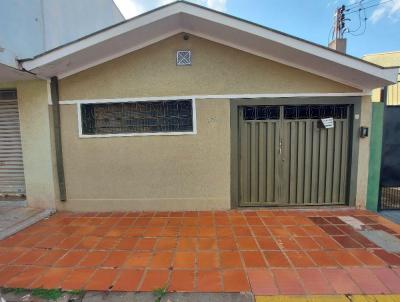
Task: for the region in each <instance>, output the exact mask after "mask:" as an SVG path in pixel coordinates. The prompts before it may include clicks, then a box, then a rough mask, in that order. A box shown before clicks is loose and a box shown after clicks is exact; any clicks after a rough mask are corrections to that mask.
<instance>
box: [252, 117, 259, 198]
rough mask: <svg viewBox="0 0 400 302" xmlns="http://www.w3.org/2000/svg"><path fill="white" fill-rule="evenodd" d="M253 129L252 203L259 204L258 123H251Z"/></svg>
mask: <svg viewBox="0 0 400 302" xmlns="http://www.w3.org/2000/svg"><path fill="white" fill-rule="evenodd" d="M250 128H251V139H250V145H251V151H250V164H251V167H250V175H251V178H250V184H251V191H250V196H251V198H250V200H251V203H257V202H258V167H259V158H258V142H259V140H260V138H259V136H258V123H250Z"/></svg>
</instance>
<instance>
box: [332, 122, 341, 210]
mask: <svg viewBox="0 0 400 302" xmlns="http://www.w3.org/2000/svg"><path fill="white" fill-rule="evenodd" d="M342 127H343V122H342V121H335V135H334V143H333V148H334V158H333V182H332V202H333V203H339V189H340V170H341V165H340V164H339V163H340V162H341V156H342V152H341V151H342V150H341V146H342V131H343V130H342Z"/></svg>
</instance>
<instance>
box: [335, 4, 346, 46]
mask: <svg viewBox="0 0 400 302" xmlns="http://www.w3.org/2000/svg"><path fill="white" fill-rule="evenodd" d="M345 10H346V6H345V5H342V6H341V7H338V8H337V9H336V12H335V17H334V24H333V39H334V40H336V39H343V34H344V29H345V27H346V15H345V13H344V12H345Z"/></svg>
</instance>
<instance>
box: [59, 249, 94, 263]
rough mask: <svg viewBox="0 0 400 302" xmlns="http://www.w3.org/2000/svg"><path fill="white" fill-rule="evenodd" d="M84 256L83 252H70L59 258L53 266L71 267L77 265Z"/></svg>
mask: <svg viewBox="0 0 400 302" xmlns="http://www.w3.org/2000/svg"><path fill="white" fill-rule="evenodd" d="M85 255H86V252H85V251H78V250H76V251H75V250H71V251H69V252H68V253H67V254H65V255H64V256H63V257H62V258H60V259H59V260H58V261H57V262H56V263H55V264H54V265H55V266H58V267H72V266H75V265H77V264H78V263H79V262H80V261H81V260H82V258H83V257H84V256H85Z"/></svg>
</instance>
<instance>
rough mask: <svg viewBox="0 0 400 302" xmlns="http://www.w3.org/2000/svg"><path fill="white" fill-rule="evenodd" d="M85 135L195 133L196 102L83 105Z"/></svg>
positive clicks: (82, 115)
mask: <svg viewBox="0 0 400 302" xmlns="http://www.w3.org/2000/svg"><path fill="white" fill-rule="evenodd" d="M80 109H81V122H82V125H81V127H82V134H83V135H108V134H135V133H138V134H145V133H176V132H188V133H190V132H193V103H192V100H173V101H154V102H153V101H146V102H121V103H101V104H100V103H96V104H81V108H80Z"/></svg>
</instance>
